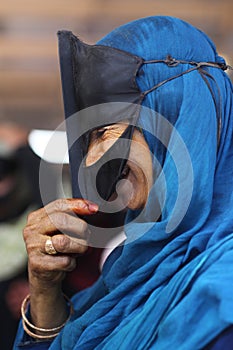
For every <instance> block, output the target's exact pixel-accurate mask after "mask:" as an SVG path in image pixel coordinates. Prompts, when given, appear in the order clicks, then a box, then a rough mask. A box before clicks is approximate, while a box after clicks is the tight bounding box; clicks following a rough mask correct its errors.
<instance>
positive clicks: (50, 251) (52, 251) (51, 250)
mask: <svg viewBox="0 0 233 350" xmlns="http://www.w3.org/2000/svg"><path fill="white" fill-rule="evenodd" d="M45 251H46V253H47V254H49V255H55V254H57V251H56V249H55V248H54V246H53V242H52V240H51V238H48V239H47V240H46V242H45Z"/></svg>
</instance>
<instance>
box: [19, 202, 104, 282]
mask: <svg viewBox="0 0 233 350" xmlns="http://www.w3.org/2000/svg"><path fill="white" fill-rule="evenodd" d="M97 211H98V207H97V205H95V204H93V203H91V202H89V201H87V200H83V199H59V200H56V201H54V202H52V203H49V204H48V205H47V206H45V207H44V208H41V209H39V210H37V211H34V212H32V213H31V214H29V216H28V221H27V225H26V227H25V229H24V233H23V234H24V240H25V244H26V248H27V252H28V270H29V279H30V282H31V283H32V284H34V283H36V284H38V285H40V287H42V286H43V285H44V287H48V286H49V285H54V283H57V284H59V283H60V282H61V281H62V279H63V278H64V276H65V273H66V272H68V271H72V270H73V269H74V268H75V266H76V257H77V255H78V254H83V253H85V251H86V250H87V249H88V238H89V235H90V231H89V229H88V225H87V223H86V222H85V221H84V220H83V219H82V218H80V217H82V216H84V215H91V214H95V213H96V212H97ZM49 237H50V238H51V240H52V243H53V246H54V248H55V249H56V251H57V252H58V253H57V254H56V255H49V254H47V253H46V251H45V242H46V240H47V239H48V238H49Z"/></svg>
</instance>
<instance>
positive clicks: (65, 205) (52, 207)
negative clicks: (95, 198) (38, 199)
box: [28, 198, 99, 221]
mask: <svg viewBox="0 0 233 350" xmlns="http://www.w3.org/2000/svg"><path fill="white" fill-rule="evenodd" d="M98 209H99V208H98V205H97V204H95V203H93V202H90V201H88V200H87V199H80V198H62V199H57V200H55V201H53V202H51V203H49V204H47V205H46V206H45V207H43V208H41V209H38V210H36V211H34V212H32V213H31V214H30V215H29V218H28V220H29V221H37V220H41V218H42V217H44V216H47V215H50V214H52V213H55V212H64V213H71V212H73V213H74V214H77V215H80V216H84V215H91V214H95V213H97V211H98Z"/></svg>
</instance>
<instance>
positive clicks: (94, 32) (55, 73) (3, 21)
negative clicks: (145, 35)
mask: <svg viewBox="0 0 233 350" xmlns="http://www.w3.org/2000/svg"><path fill="white" fill-rule="evenodd" d="M232 13H233V2H232V0H221V1H217V0H189V1H187V0H176V1H174V0H163V1H156V0H144V1H141V0H46V1H44V0H41V1H38V0H37V1H36V0H20V1H19V0H6V1H1V4H0V121H1V120H9V121H17V122H19V123H20V124H23V125H24V126H26V127H27V128H55V127H56V126H57V124H58V123H60V122H61V121H62V120H63V108H62V99H61V87H60V77H59V66H58V57H57V38H56V32H57V30H59V29H69V30H72V31H73V32H74V33H75V34H77V35H79V37H80V38H81V39H83V40H84V41H86V42H88V43H94V42H95V41H96V40H98V39H100V38H101V37H102V36H103V35H105V34H106V33H108V32H109V31H110V30H112V29H113V28H114V27H116V26H118V25H120V24H123V23H125V22H127V21H130V20H133V19H136V18H139V17H145V16H151V15H171V16H176V17H179V18H182V19H184V20H186V21H188V22H190V23H192V24H194V25H195V26H197V27H199V28H200V29H201V30H203V31H205V32H206V33H207V34H208V35H209V36H210V37H211V38H212V39H213V40H214V42H215V43H216V45H217V48H218V51H219V52H220V53H221V54H223V55H224V57H225V58H227V60H228V63H231V64H232V58H233V45H232V44H233V21H232Z"/></svg>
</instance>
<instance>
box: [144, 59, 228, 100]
mask: <svg viewBox="0 0 233 350" xmlns="http://www.w3.org/2000/svg"><path fill="white" fill-rule="evenodd" d="M151 63H165V64H166V65H167V66H168V67H176V66H178V65H179V64H190V65H192V66H194V67H192V68H189V69H187V70H186V71H184V72H181V73H179V74H177V75H174V76H172V77H170V78H168V79H165V80H163V81H161V82H160V83H158V84H156V85H154V86H153V87H152V88H150V89H148V90H146V91H144V92H143V93H142V94H143V97H145V96H146V95H147V94H149V93H150V92H152V91H154V90H156V89H158V88H159V87H160V86H162V85H164V84H166V83H167V82H168V81H171V80H174V79H176V78H179V77H181V76H182V75H184V74H187V73H190V72H192V71H194V70H199V69H200V68H202V67H213V68H219V69H222V70H223V71H225V70H227V69H231V70H232V69H233V68H232V67H231V66H229V65H227V64H225V63H216V62H194V61H184V60H176V59H175V58H173V57H172V56H170V55H168V56H167V58H166V59H165V60H148V61H144V62H143V64H151Z"/></svg>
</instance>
